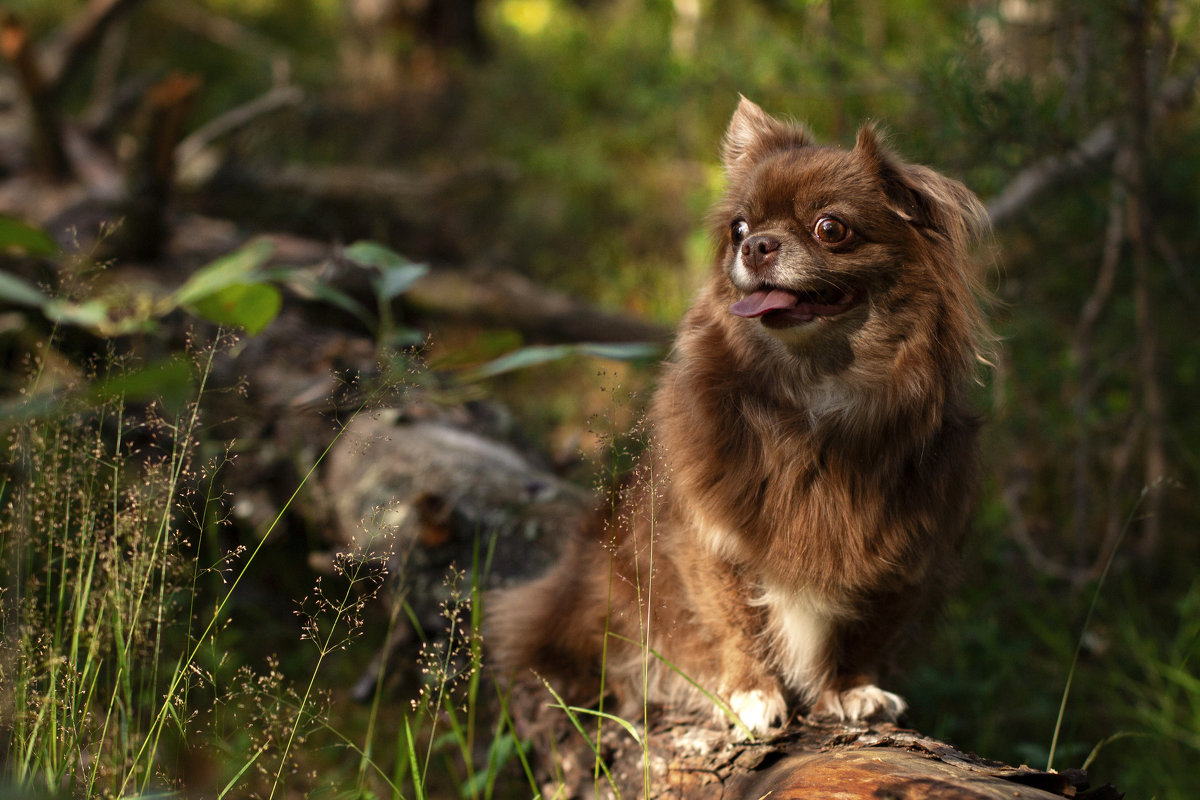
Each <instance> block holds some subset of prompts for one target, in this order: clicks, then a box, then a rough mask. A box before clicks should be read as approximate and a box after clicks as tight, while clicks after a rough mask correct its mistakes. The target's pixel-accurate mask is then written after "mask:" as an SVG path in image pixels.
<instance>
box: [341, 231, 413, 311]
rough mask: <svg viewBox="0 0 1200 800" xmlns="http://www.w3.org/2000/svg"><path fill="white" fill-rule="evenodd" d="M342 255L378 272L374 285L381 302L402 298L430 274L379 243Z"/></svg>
mask: <svg viewBox="0 0 1200 800" xmlns="http://www.w3.org/2000/svg"><path fill="white" fill-rule="evenodd" d="M342 255H344V256H345V257H346V258H348V259H350V260H351V261H353V262H354V263H356V264H358V265H359V266H363V267H375V268H376V269H378V270H379V279H378V280H377V281H375V282H374V285H375V293H376V294H378V295H379V298H380V299H381V300H383V301H384V302H388V301H391V300H394V299H396V298H397V297H399V296H400V295H402V294H404V293H405V292H406V291H408V290H409V288H411V287H412V285H413V284H414V283H416V282H417V281H418V280H420V279H421V278H422V277H423V276H424V275H425V274H426V273H428V272H429V267H427V266H426V265H424V264H417V263H415V262H413V261H410V260H409V259H407V258H405V257H404V256H402V255H400V254H399V253H397V252H396V251H395V250H392V249H391V248H390V247H387V246H385V245H382V244H379V242H371V241H361V242H355V243H354V244H352V245H350V246H349V247H347V248H346V249H345V250H344V251H342Z"/></svg>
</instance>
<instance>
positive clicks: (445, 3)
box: [0, 0, 1200, 798]
mask: <svg viewBox="0 0 1200 800" xmlns="http://www.w3.org/2000/svg"><path fill="white" fill-rule="evenodd" d="M91 11H100V12H104V13H107V14H109V18H106V19H105V22H104V24H103V27H102V29H101V30H100V31H99V32H98V33H97V36H96V40H95V42H94V43H93V44H91V45H89V46H88V47H86V48H81V49H80V50H79V55H80V58H79V62H80V63H79V66H78V67H77V68H75V69H74V70H73V71H70V72H68V73H66V75H65V79H64V80H63V81H62V82H61V84H59V85H57V86H54V87H53V88H54V91H53V96H52V97H51V98H50V102H51V104H52V106H53V109H54V111H55V112H56V113H57V115H58V125H59V128H58V130H59V134H54V133H51V134H47V133H46V132H45V131H44V130H41V131H39V128H38V126H37V125H36V124H35V121H36V114H35V113H34V112H33V111H31V109H33V108H34V107H35V105H36V104H35V103H33V102H32V101H31V98H30V96H29V94H30V93H29V91H28V90H29V81H28V77H27V76H24V75H23V73H22V71H21V68H20V63H19V59H17V58H13V57H11V56H10V60H9V62H8V64H7V66H6V68H5V71H3V72H0V112H2V121H0V124H2V125H3V128H2V129H0V181H2V182H3V183H4V184H5V186H6V187H7V188H6V189H5V191H4V192H0V197H2V198H3V202H4V207H3V209H2V210H3V211H4V212H5V213H8V214H11V215H14V216H18V217H21V218H22V219H24V220H26V221H28V222H30V223H32V224H34V225H36V226H38V227H40V228H43V229H45V230H47V231H49V232H50V233H51V235H53V236H56V237H58V238H59V239H60V240H61V239H63V237H64V236H66V232H68V231H73V234H72V235H73V236H75V237H82V238H83V239H85V240H86V239H87V238H88V237H89V236H92V235H94V230H95V228H96V226H97V224H98V218H99V217H103V216H105V214H108V215H109V216H110V217H111V216H115V215H116V213H117V212H114V211H113V209H114V208H118V209H119V208H120V202H121V201H120V200H119V197H118V195H119V192H116V193H114V192H109V194H108V195H105V194H104V192H102V191H100V190H99V189H97V187H103V186H109V185H111V184H113V183H114V182H115V179H112V176H114V175H115V176H121V175H126V176H128V175H129V174H131V173H130V167H129V166H128V165H129V164H130V163H131V162H132V161H134V160H136V158H137V156H136V153H137V152H138V151H139V148H142V147H143V141H144V139H145V137H146V135H147V134H145V125H146V124H147V123H146V122H145V120H144V118H143V116H142V115H140V114H139V113H135V112H136V109H137V108H139V107H140V106H139V104H141V103H143V102H144V100H145V98H146V96H147V93H148V92H151V91H152V89H153V87H155V86H161V83H162V81H163V80H164V79H165V78H166V77H167V76H168V75H171V74H177V75H186V76H188V80H191V81H194V82H195V89H194V94H192V95H189V96H190V97H191V100H190V106H189V108H188V110H187V113H186V117H185V121H184V122H182V123H181V124H182V130H181V131H180V137H182V139H183V142H182V143H181V144H180V145H179V148H178V149H176V151H175V155H176V159H177V164H176V168H177V174H176V178H175V185H174V186H173V188H172V190H171V193H170V195H169V198H170V209H171V210H172V213H176V214H199V215H204V216H205V217H206V218H217V219H221V220H229V221H232V222H233V223H234V224H235V225H236V226H237V228H238V229H239V230H240V231H245V232H260V231H261V232H266V231H270V232H289V233H291V234H294V235H297V236H303V237H306V238H308V239H314V240H318V241H325V242H350V241H354V240H356V239H361V238H369V239H374V240H377V241H380V242H384V243H386V244H387V245H388V246H389V247H391V248H393V249H394V250H395V251H397V252H399V253H403V254H404V255H405V256H407V257H409V258H412V259H414V260H416V261H420V262H424V263H427V264H429V265H430V268H431V270H432V271H433V272H438V271H443V272H447V273H452V272H456V271H457V272H463V273H464V274H471V275H487V274H491V273H494V272H498V271H506V272H512V273H516V274H518V275H520V276H523V277H525V278H527V279H529V280H531V281H532V282H533V283H534V284H535V285H537V286H541V287H546V288H547V289H551V290H554V291H561V292H564V293H568V294H569V295H571V296H573V297H576V298H580V299H582V300H584V301H586V302H588V303H590V304H593V305H595V306H598V307H600V308H603V309H607V310H609V311H612V312H614V313H617V312H619V313H623V314H626V315H629V316H632V317H640V318H643V319H648V320H651V321H653V322H656V323H659V324H662V325H668V326H669V325H671V324H672V323H673V321H674V320H676V319H677V318H678V317H679V316H680V315H681V314H682V312H683V311H684V309H685V308H686V307H687V304H688V302H689V298H690V297H691V295H692V294H693V292H694V291H695V290H696V289H697V288H698V287H699V286H700V283H701V282H702V280H703V277H704V275H705V273H706V271H707V269H708V265H709V263H710V258H711V250H710V241H709V233H708V230H707V228H706V225H705V221H704V216H705V213H706V209H707V208H708V206H709V205H710V203H711V202H712V201H713V200H714V199H715V198H716V196H717V194H718V192H719V191H720V189H721V181H722V176H721V173H720V169H719V166H718V160H717V153H718V147H719V142H720V139H721V136H722V133H723V131H724V127H725V125H726V123H727V121H728V118H729V115H730V113H731V112H732V110H733V108H734V107H735V105H736V101H737V96H738V93H741V94H744V95H746V96H748V97H750V98H751V99H753V100H755V101H756V102H758V103H759V104H760V105H762V106H763V107H764V108H765V109H767V110H768V111H770V112H772V113H776V114H780V115H787V116H792V117H795V118H797V119H799V120H802V121H804V122H805V123H806V124H808V125H809V126H810V127H811V129H812V130H813V131H814V133H815V134H816V136H817V138H818V139H820V140H822V141H827V142H834V143H842V144H847V145H848V144H849V143H851V142H852V141H853V136H854V133H855V130H856V128H857V126H858V125H859V124H860V123H861V122H863V121H866V120H874V121H878V122H879V123H881V124H882V126H883V127H884V129H885V130H887V131H888V132H889V133H890V138H891V140H892V143H893V145H894V146H895V147H896V149H897V150H898V151H899V152H901V153H902V154H903V155H904V156H905V157H906V158H908V159H910V160H913V161H919V162H924V163H928V164H930V165H932V166H935V167H936V168H938V169H939V170H941V171H944V172H946V173H948V174H950V175H953V176H955V177H958V178H960V179H962V180H963V181H964V182H965V183H966V184H967V185H968V186H970V187H972V188H973V189H974V190H975V191H976V192H977V193H978V194H979V195H980V196H981V197H982V198H984V200H985V201H987V202H988V203H989V206H990V209H991V210H992V212H993V215H994V218H995V236H994V241H993V243H992V244H991V246H990V247H989V248H988V249H987V250H986V252H984V253H982V254H981V257H982V258H984V259H985V260H986V261H987V263H988V269H989V278H988V281H987V283H988V285H989V287H990V289H991V290H992V292H993V293H994V295H995V302H994V304H993V307H992V311H993V319H994V325H995V329H996V331H997V333H998V334H999V335H1000V337H1001V339H1002V342H1003V349H1002V354H1001V356H1000V358H999V361H998V363H997V364H996V365H995V368H994V370H991V371H990V372H989V375H988V381H987V385H986V387H984V388H982V389H981V391H980V404H981V406H982V407H984V408H985V410H986V411H985V413H986V418H987V428H986V430H987V434H986V439H987V441H986V450H985V454H984V459H985V474H986V475H987V486H986V489H985V493H984V495H983V498H982V502H981V507H980V511H979V514H978V519H977V525H976V534H975V536H974V537H973V539H972V540H971V543H970V545H969V547H968V550H967V554H966V556H967V565H966V568H965V580H964V581H963V585H962V589H961V591H960V593H959V594H958V596H957V597H956V599H955V600H954V602H953V603H952V604H951V606H950V608H949V609H948V611H947V613H946V616H945V619H944V620H943V621H942V622H941V624H940V626H939V627H938V630H937V634H936V637H935V639H934V641H933V642H932V643H931V644H930V645H929V646H928V647H927V648H924V649H923V650H922V651H921V653H920V657H919V658H917V659H916V660H915V667H914V669H912V670H911V671H910V672H909V673H908V674H907V676H906V677H905V678H904V679H903V680H902V684H901V685H900V686H899V687H898V688H899V689H900V691H901V692H902V693H903V694H905V695H906V696H908V698H909V699H910V701H911V705H912V707H913V711H912V718H911V722H912V724H913V726H914V727H916V728H917V729H919V730H921V731H923V732H925V733H927V734H929V735H932V736H937V737H942V738H945V739H948V740H950V741H951V742H953V743H955V744H956V745H958V746H960V747H962V748H964V749H967V750H973V751H976V752H979V753H980V754H982V755H985V756H988V757H992V758H997V759H1002V760H1006V761H1010V762H1016V763H1021V762H1027V763H1030V764H1032V765H1034V766H1042V765H1044V764H1045V762H1046V760H1047V757H1048V755H1049V750H1050V748H1051V742H1052V739H1053V736H1054V732H1055V723H1056V718H1057V717H1058V714H1059V709H1060V701H1061V700H1062V697H1063V688H1064V685H1065V684H1066V683H1067V681H1068V676H1069V675H1070V676H1071V693H1070V696H1069V698H1068V699H1067V701H1066V703H1065V706H1064V713H1063V719H1062V730H1061V734H1060V735H1059V739H1058V742H1057V755H1056V756H1055V764H1056V766H1068V765H1070V766H1078V765H1080V764H1082V763H1084V762H1085V761H1087V762H1088V765H1089V769H1090V770H1091V772H1092V773H1093V776H1094V778H1095V779H1096V780H1097V781H1098V782H1104V781H1111V782H1114V783H1115V784H1117V785H1118V786H1119V787H1120V788H1122V789H1123V790H1124V791H1126V792H1128V796H1130V797H1160V798H1168V797H1172V798H1184V797H1194V796H1196V795H1197V793H1200V770H1197V769H1196V766H1195V765H1196V762H1197V758H1198V757H1200V675H1198V674H1197V669H1196V666H1195V665H1196V660H1197V659H1196V656H1197V648H1198V647H1200V582H1198V581H1197V568H1196V567H1197V564H1200V547H1198V546H1197V539H1198V537H1197V536H1196V533H1197V530H1198V529H1200V503H1197V502H1196V496H1197V494H1196V493H1197V487H1198V486H1200V414H1196V413H1195V409H1196V405H1195V398H1194V395H1193V394H1192V392H1194V391H1196V389H1197V384H1198V382H1200V348H1198V347H1197V346H1196V344H1195V339H1194V336H1195V333H1196V330H1197V328H1196V314H1195V309H1196V308H1197V306H1198V305H1200V303H1198V301H1200V277H1198V276H1200V270H1198V265H1200V224H1198V223H1200V110H1198V109H1197V104H1196V102H1195V101H1196V94H1197V84H1196V80H1197V75H1198V74H1200V72H1198V71H1200V2H1197V0H1158V2H1137V1H1136V0H1098V2H1092V3H1087V4H1080V3H1074V2H1069V1H1068V0H1041V1H1039V0H970V1H969V2H968V1H965V0H957V1H956V0H896V1H894V2H884V0H741V1H740V2H732V1H731V0H650V1H649V2H634V0H287V1H286V2H284V1H283V0H237V1H236V2H235V1H234V0H144V1H143V2H129V1H127V2H107V3H101V2H91V3H84V2H81V1H80V0H8V2H7V4H6V8H5V10H4V11H3V13H4V14H6V15H10V16H6V22H5V25H6V31H9V32H10V33H11V31H13V30H17V28H16V27H15V26H19V29H20V31H22V32H23V34H25V35H27V36H28V38H29V40H30V41H31V42H33V43H34V44H35V45H37V46H39V47H41V48H42V50H41V53H42V55H43V57H48V56H53V55H54V54H55V53H56V52H64V51H63V50H62V49H61V47H60V49H59V50H55V47H59V46H62V45H64V43H69V42H70V41H71V37H70V33H71V31H72V30H73V28H72V26H80V25H81V24H82V23H83V22H85V21H86V20H87V15H88V13H89V12H91ZM6 52H7V51H6ZM13 52H15V51H13ZM52 67H53V64H51V66H50V67H48V68H46V69H47V71H48V72H50V73H51V76H52V73H53V68H52ZM266 98H269V99H267V101H266V105H265V106H264V107H262V108H258V109H257V110H252V111H251V112H250V113H249V114H248V117H247V119H246V120H245V121H242V122H234V121H233V120H231V118H230V116H229V115H230V112H231V110H232V109H238V108H246V107H247V105H246V104H251V106H250V108H251V109H254V106H253V105H252V104H253V103H255V102H258V101H261V100H264V99H266ZM214 121H218V122H222V121H223V122H225V123H230V124H228V125H226V126H225V127H222V126H221V125H220V124H218V125H217V127H216V128H213V127H211V124H212V123H213V122H214ZM206 126H208V127H206ZM63 131H67V132H68V133H63ZM60 134H61V136H62V140H63V141H64V142H66V149H67V150H68V158H69V160H70V161H71V162H72V164H73V166H72V167H70V168H68V169H65V170H60V169H59V168H56V167H55V166H54V165H53V163H52V161H53V159H52V158H48V157H47V156H46V155H45V153H44V151H45V142H44V141H43V139H44V138H45V137H46V136H51V137H53V136H57V135H60ZM192 134H198V136H197V137H196V138H191V139H189V138H188V137H189V136H191V135H192ZM56 173H57V174H56ZM97 174H99V175H100V176H101V177H99V178H97V177H96V175H97ZM39 175H40V176H50V177H47V178H45V179H44V180H45V183H44V184H43V185H50V186H56V187H58V189H57V190H56V191H59V192H66V191H68V189H67V188H64V187H69V186H74V185H84V186H86V187H87V188H86V190H83V191H81V192H80V195H79V197H85V198H90V199H91V200H93V201H95V198H97V197H100V199H101V200H103V201H104V202H99V201H96V202H92V203H91V205H89V204H88V203H87V202H84V201H83V200H78V202H75V203H74V204H71V203H65V202H58V201H54V202H52V201H51V200H49V199H46V198H47V197H48V195H46V194H45V193H44V192H42V191H41V190H39V192H37V193H35V192H34V191H33V190H32V189H31V188H30V186H32V185H33V184H31V183H29V182H28V181H31V180H34V178H31V177H30V176H39ZM105 175H107V176H109V177H108V178H105V177H104V176H105ZM106 180H107V181H108V183H106V182H105V181H106ZM114 198H116V199H114ZM77 199H78V198H77ZM89 226H90V227H89ZM89 231H91V232H90V233H89ZM128 252H133V251H128ZM164 253H166V251H165V250H161V249H160V251H159V252H158V253H151V254H149V255H146V256H140V255H136V254H135V255H131V256H127V258H128V259H130V260H132V261H135V262H137V261H138V259H139V258H140V259H141V262H138V263H142V262H145V263H150V264H153V263H155V259H163V258H167V257H169V254H167V255H164ZM14 268H17V267H14ZM5 319H6V320H7V321H6V323H5V326H6V327H5V330H4V331H3V336H4V339H5V352H6V362H7V364H8V365H9V370H10V373H11V374H10V375H8V376H7V377H6V378H5V381H4V384H5V388H6V390H7V391H9V392H12V391H14V390H15V387H16V386H17V385H18V384H19V377H18V375H17V373H18V372H19V364H20V361H21V354H22V353H23V352H28V350H29V349H30V348H31V347H32V342H34V341H35V340H37V339H38V337H39V336H41V335H42V334H41V333H39V331H38V328H37V325H34V324H32V323H29V322H28V320H25V321H22V320H16V321H14V320H13V319H12V318H11V316H9V317H5ZM426 327H427V329H428V330H429V331H431V333H432V360H433V363H435V364H436V363H438V359H439V358H440V359H446V363H459V362H455V359H456V358H457V359H459V361H460V362H462V363H467V362H470V361H471V360H472V359H474V360H475V361H478V360H481V359H485V358H488V357H490V356H492V355H495V354H496V353H497V352H500V351H502V350H503V349H505V348H508V347H511V346H513V345H514V344H519V343H521V342H523V341H528V337H526V338H525V339H523V338H522V336H521V335H520V334H516V333H514V332H513V331H512V330H506V329H505V328H504V326H503V325H501V326H498V328H499V329H497V326H490V327H489V326H476V325H464V324H462V323H461V320H458V321H445V320H440V321H439V319H438V318H437V317H436V315H434V316H433V317H431V318H430V319H429V320H428V321H427V325H426ZM81 347H83V346H82V345H81ZM84 349H86V348H84ZM464 353H465V354H466V355H464ZM69 355H70V357H71V358H79V357H80V356H79V353H78V352H74V353H71V354H69ZM464 359H465V361H464ZM595 372H596V366H595V363H594V362H588V361H578V362H575V361H568V362H560V363H556V364H553V365H549V366H545V367H540V368H537V369H529V370H524V371H521V372H519V373H516V374H513V375H507V376H502V377H500V378H497V379H495V380H494V381H492V382H490V383H489V384H488V385H487V390H488V391H489V392H490V393H491V394H493V395H494V396H495V397H497V398H500V399H502V400H504V401H506V403H507V406H508V407H509V408H510V409H511V411H512V413H513V414H514V415H516V418H517V420H518V424H519V426H520V427H521V429H522V430H523V431H525V433H526V435H527V436H529V437H530V439H531V440H532V441H534V442H536V443H537V444H538V446H539V447H540V448H542V449H543V450H544V451H547V452H554V453H555V454H556V455H561V454H562V452H563V451H565V450H570V449H572V448H575V449H578V447H579V443H580V442H583V443H584V449H585V450H589V447H590V445H589V443H590V442H592V441H593V439H590V438H589V437H588V434H587V431H588V420H589V418H590V417H591V416H592V415H594V414H595V413H597V410H598V409H602V408H603V407H604V406H605V403H607V402H608V401H607V399H606V398H603V397H601V395H600V390H601V389H602V388H603V384H604V383H605V381H606V380H608V378H597V377H596V375H595ZM621 373H622V377H621V382H622V383H623V384H624V385H627V386H629V387H632V388H633V389H635V390H638V392H640V393H638V394H635V399H634V401H633V404H634V406H635V407H636V404H637V403H638V402H639V399H638V398H644V397H645V389H646V387H648V386H650V385H651V383H652V381H653V369H652V367H651V366H648V365H647V366H632V367H630V366H622V367H621ZM1189 398H1192V399H1190V400H1189ZM588 454H589V455H594V453H591V452H589V453H588ZM1110 563H1111V570H1110V571H1108V573H1107V577H1106V579H1105V581H1104V583H1103V585H1099V581H1100V579H1101V577H1102V576H1103V575H1104V573H1105V568H1106V565H1108V564H1110ZM1097 589H1098V591H1097ZM1094 598H1095V599H1096V600H1095V602H1096V604H1095V608H1094V612H1093V613H1092V615H1091V617H1090V624H1089V626H1088V628H1087V630H1086V632H1084V631H1083V624H1084V620H1085V616H1086V615H1087V614H1088V609H1089V607H1090V606H1091V604H1092V603H1093V599H1094ZM1076 657H1077V659H1078V660H1077V662H1076V660H1075V659H1076Z"/></svg>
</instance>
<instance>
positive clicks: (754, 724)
mask: <svg viewBox="0 0 1200 800" xmlns="http://www.w3.org/2000/svg"><path fill="white" fill-rule="evenodd" d="M729 707H730V709H732V710H733V713H734V714H736V715H737V716H738V719H740V720H741V721H742V724H743V725H745V726H746V727H747V728H749V729H750V731H751V732H752V733H754V734H755V735H759V734H763V733H766V732H767V731H768V730H770V729H771V728H772V727H773V726H775V725H778V724H779V723H780V722H782V721H783V716H784V714H786V713H787V702H786V701H785V700H784V699H783V693H782V692H780V691H779V690H778V689H750V690H748V691H736V692H730V694H729Z"/></svg>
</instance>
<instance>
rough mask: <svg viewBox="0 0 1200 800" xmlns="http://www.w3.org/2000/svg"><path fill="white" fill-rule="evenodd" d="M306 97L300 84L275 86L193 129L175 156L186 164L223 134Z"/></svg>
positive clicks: (177, 148)
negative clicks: (298, 85)
mask: <svg viewBox="0 0 1200 800" xmlns="http://www.w3.org/2000/svg"><path fill="white" fill-rule="evenodd" d="M303 99H304V93H303V92H302V91H301V90H300V89H299V88H298V87H295V86H276V87H275V88H273V89H271V90H270V91H268V92H266V93H265V94H263V95H260V96H259V97H256V98H255V99H253V100H251V101H249V102H247V103H243V104H242V105H240V106H237V107H236V108H233V109H230V110H229V111H226V112H225V113H224V114H222V115H221V116H219V117H215V118H214V119H211V120H209V121H208V122H206V123H204V124H203V125H201V126H200V127H199V128H197V129H196V130H194V131H192V133H191V134H189V135H188V137H187V138H186V139H184V140H183V141H181V142H180V143H179V146H178V147H176V148H175V158H176V160H177V161H178V163H180V164H183V163H185V162H186V161H187V160H188V159H190V158H192V157H193V156H195V155H197V154H198V153H199V152H200V151H201V150H203V149H204V148H205V147H207V146H208V145H210V144H212V143H213V142H214V141H215V140H217V139H219V138H221V137H222V136H227V135H228V134H230V133H232V132H234V131H236V130H237V129H239V128H244V127H246V126H247V125H249V124H250V123H251V122H253V121H254V120H256V119H257V118H259V117H261V116H264V115H266V114H270V113H271V112H272V111H277V110H278V109H281V108H287V107H288V106H294V105H298V104H299V103H300V101H301V100H303Z"/></svg>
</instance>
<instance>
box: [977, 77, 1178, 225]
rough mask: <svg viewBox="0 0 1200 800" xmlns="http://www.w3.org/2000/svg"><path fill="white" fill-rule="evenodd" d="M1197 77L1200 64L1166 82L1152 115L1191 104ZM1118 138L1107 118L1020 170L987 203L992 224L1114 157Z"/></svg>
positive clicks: (1170, 111)
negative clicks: (1062, 150) (1071, 142)
mask: <svg viewBox="0 0 1200 800" xmlns="http://www.w3.org/2000/svg"><path fill="white" fill-rule="evenodd" d="M1198 80H1200V67H1195V68H1193V69H1192V70H1191V71H1190V72H1189V73H1188V74H1186V75H1183V76H1180V77H1178V78H1172V79H1171V80H1168V81H1166V82H1164V83H1163V86H1162V90H1161V91H1160V92H1159V94H1158V97H1157V98H1156V99H1155V102H1154V108H1153V118H1154V119H1159V118H1161V117H1163V116H1166V115H1167V114H1169V113H1172V112H1175V111H1179V110H1181V109H1183V108H1186V107H1188V106H1189V105H1191V103H1192V99H1193V92H1194V89H1195V88H1196V83H1197V81H1198ZM1117 138H1118V137H1117V123H1116V121H1114V120H1105V121H1104V122H1102V123H1100V124H1099V125H1097V126H1096V127H1095V129H1093V130H1092V132H1091V133H1090V134H1088V135H1087V137H1085V138H1084V140H1083V141H1082V142H1080V143H1079V144H1078V145H1077V146H1076V147H1074V148H1073V149H1071V150H1068V151H1067V152H1066V153H1063V154H1061V155H1058V156H1050V157H1048V158H1044V159H1042V160H1041V161H1038V162H1037V163H1034V164H1031V165H1030V166H1028V167H1026V168H1025V169H1023V170H1021V171H1020V172H1018V173H1017V174H1016V176H1015V177H1014V178H1013V179H1012V180H1011V181H1009V182H1008V185H1007V186H1005V187H1004V189H1002V190H1001V191H1000V193H999V194H997V195H996V196H995V197H993V198H992V200H991V202H989V203H988V215H989V216H990V217H991V219H992V224H993V225H1002V224H1004V223H1005V222H1008V221H1009V220H1010V219H1011V218H1012V217H1014V216H1015V215H1016V214H1017V212H1019V211H1020V210H1021V209H1022V208H1024V207H1025V206H1026V205H1027V204H1029V203H1030V202H1032V201H1033V199H1034V198H1036V197H1037V196H1038V195H1040V194H1042V193H1043V192H1045V191H1046V190H1047V189H1050V188H1051V187H1053V186H1056V185H1058V184H1059V183H1062V182H1063V181H1066V180H1068V179H1070V178H1073V177H1075V176H1076V175H1078V174H1079V173H1081V172H1083V171H1084V169H1086V168H1087V167H1089V166H1091V165H1092V164H1094V163H1096V162H1098V161H1102V160H1104V159H1107V158H1112V157H1113V155H1114V154H1115V153H1116V150H1117Z"/></svg>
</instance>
